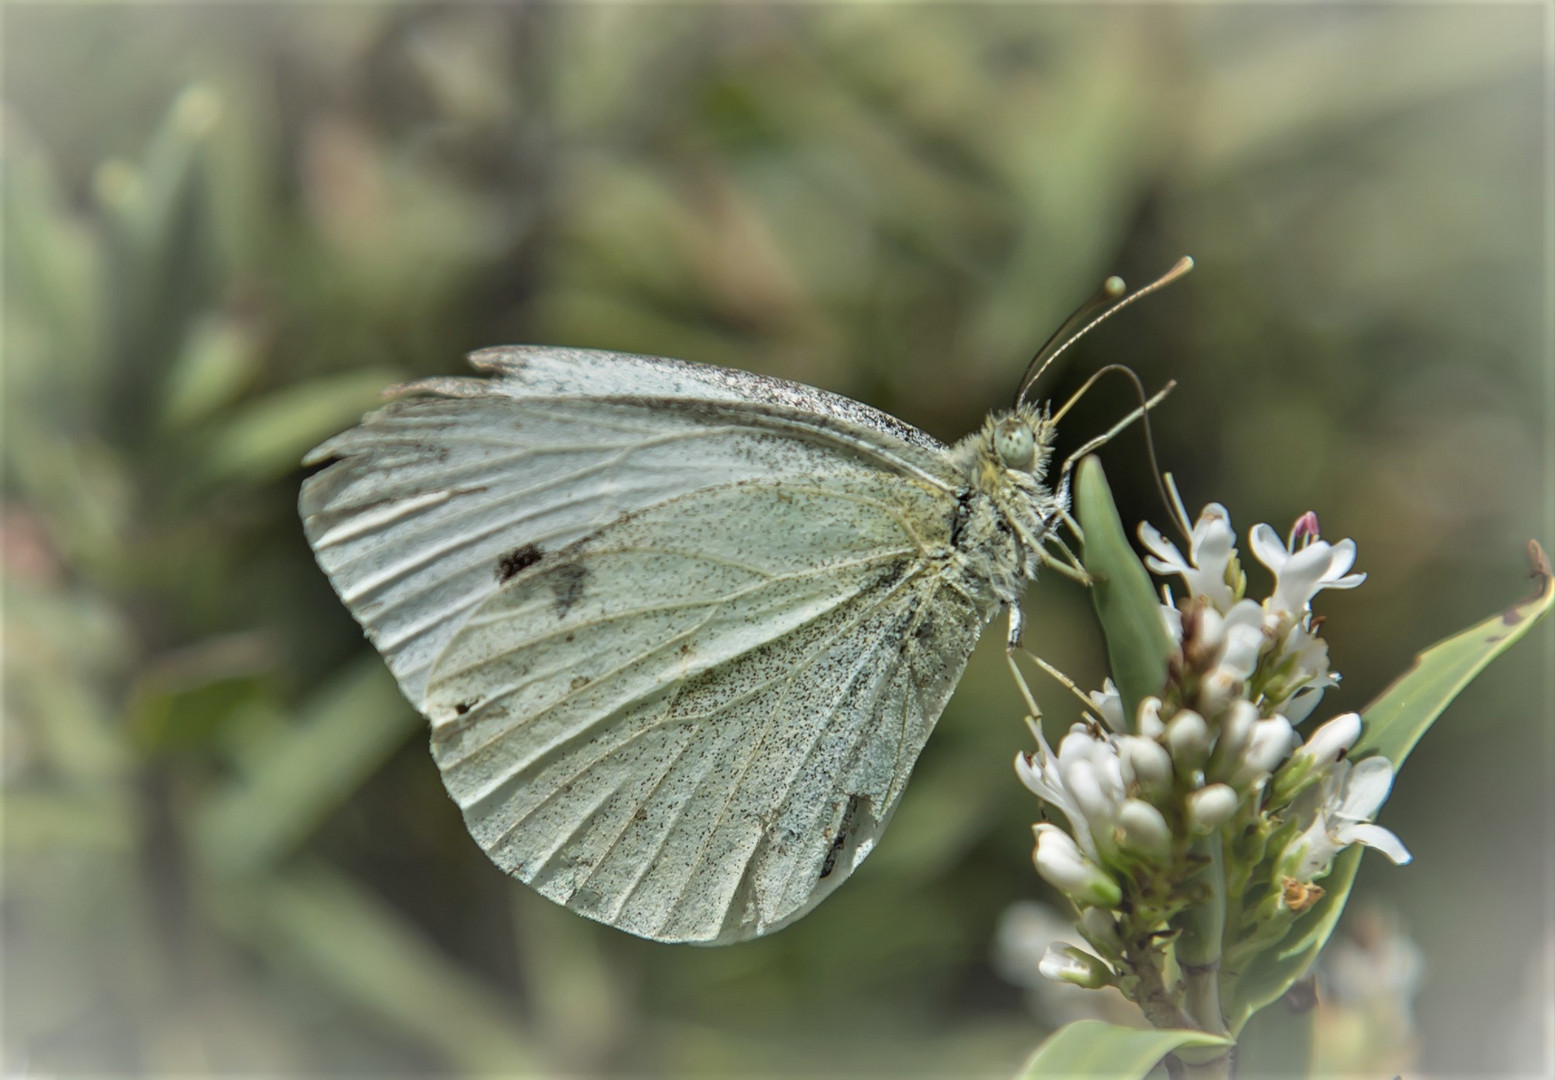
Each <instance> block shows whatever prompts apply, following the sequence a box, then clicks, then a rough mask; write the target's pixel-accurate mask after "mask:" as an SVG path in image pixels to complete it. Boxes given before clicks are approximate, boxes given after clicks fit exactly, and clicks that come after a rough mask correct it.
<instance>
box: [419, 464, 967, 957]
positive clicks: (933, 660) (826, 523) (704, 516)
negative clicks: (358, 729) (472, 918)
mask: <svg viewBox="0 0 1555 1080" xmlns="http://www.w3.org/2000/svg"><path fill="white" fill-rule="evenodd" d="M942 502H943V500H942V498H941V497H940V496H939V495H938V493H937V492H935V491H933V490H932V489H928V488H925V487H923V486H921V485H916V484H913V483H912V482H910V481H903V480H901V479H900V478H894V477H890V478H887V477H876V478H873V479H865V480H860V481H854V482H851V483H840V482H836V481H835V479H833V482H831V483H828V484H825V485H823V486H822V485H817V484H815V483H814V482H813V481H797V480H796V481H767V482H752V483H745V484H737V485H730V486H726V487H722V488H716V489H712V490H708V491H703V492H698V493H694V494H691V495H688V496H684V497H682V498H680V499H677V500H674V501H672V502H670V503H666V504H664V505H660V506H656V507H653V508H651V509H649V510H646V511H643V512H641V513H639V514H636V515H633V516H631V517H629V518H627V519H625V520H623V521H622V522H620V523H618V524H615V525H612V526H609V527H607V528H605V529H603V530H601V531H599V532H598V533H596V534H595V535H593V536H591V537H590V538H588V539H587V540H585V541H582V542H581V543H579V544H577V545H575V546H574V547H572V548H569V549H566V550H563V551H559V552H556V553H555V554H554V555H553V556H550V557H548V558H546V559H542V560H541V561H540V562H539V563H537V564H535V565H534V566H533V567H532V568H529V569H526V570H525V571H524V572H523V573H521V574H520V575H518V576H516V577H515V578H514V579H513V580H511V581H510V582H508V583H507V584H505V585H504V586H503V587H502V588H501V589H500V590H499V591H498V592H497V593H496V595H494V596H493V597H491V598H490V599H489V600H488V601H486V602H485V603H484V604H483V605H481V607H480V608H479V609H477V610H476V611H475V612H474V613H473V614H472V615H471V617H470V618H469V619H468V620H467V622H466V623H465V625H464V627H463V628H462V629H461V630H460V632H459V633H458V634H457V635H456V637H455V638H454V640H453V641H452V643H451V644H450V646H449V647H448V649H447V651H446V652H445V653H444V655H443V657H442V659H441V660H440V661H439V663H438V665H437V666H436V668H435V669H434V671H433V674H432V679H431V684H430V687H429V691H428V696H427V711H428V713H429V715H430V716H431V718H432V720H433V752H434V756H435V757H436V758H437V760H438V764H439V766H440V767H441V768H442V770H443V776H444V779H445V782H446V783H447V785H448V788H449V791H450V792H451V793H452V795H453V796H454V798H455V800H456V801H458V802H459V804H460V806H461V807H462V808H463V809H464V812H465V817H466V821H467V823H468V824H469V826H470V829H471V832H472V833H473V834H474V835H475V837H476V839H477V840H478V841H479V842H480V843H481V845H482V846H483V847H484V848H485V849H486V850H487V852H488V854H490V855H491V857H492V858H493V860H494V861H496V862H497V863H498V865H500V866H502V867H503V868H505V869H507V870H509V871H510V872H511V873H513V874H515V875H516V876H518V877H520V878H522V879H523V880H525V881H529V882H530V883H532V884H533V885H535V886H536V887H537V888H538V889H540V891H541V892H543V893H545V894H546V895H547V896H550V897H551V898H552V899H554V900H556V901H558V902H560V903H563V904H566V905H567V906H569V907H572V908H574V909H575V910H578V911H580V912H581V913H583V914H586V915H589V916H591V917H593V918H596V919H600V920H601V921H604V922H607V923H611V924H614V925H618V926H621V927H622V928H623V929H627V930H630V931H632V932H634V933H637V934H641V935H643V936H646V937H652V938H659V939H662V940H677V941H684V940H692V941H712V940H734V939H738V938H743V937H751V936H755V935H757V934H760V933H763V932H766V931H767V930H769V929H771V928H773V927H774V926H776V925H779V924H781V923H782V922H784V921H786V920H788V919H791V918H793V917H795V916H796V915H797V914H799V913H801V912H802V911H803V910H805V909H806V908H808V907H809V906H810V905H812V904H813V903H815V902H816V901H818V900H819V899H820V897H821V896H823V895H825V893H826V892H828V891H830V889H831V888H834V887H835V886H836V884H838V883H840V882H841V881H842V880H843V879H844V878H846V877H847V875H848V874H849V873H850V872H851V871H852V869H853V866H854V865H855V863H856V861H857V859H859V858H861V857H862V855H863V854H864V853H867V851H868V849H869V847H870V845H871V844H872V843H873V839H874V836H875V835H876V833H878V830H879V829H880V827H882V826H883V824H884V822H885V821H886V819H887V818H888V817H889V816H890V813H891V811H892V809H894V807H895V804H896V800H897V798H898V797H899V796H900V794H901V787H902V784H903V782H904V781H905V779H906V776H907V773H908V771H909V770H910V768H911V765H912V763H913V761H915V760H916V758H917V756H918V753H919V751H920V750H921V749H922V746H923V742H924V740H925V739H926V738H927V736H928V733H929V730H930V728H931V727H932V726H933V722H934V720H935V719H936V718H937V717H938V715H939V713H940V710H941V709H942V708H943V706H944V703H945V699H946V698H947V697H948V695H949V693H950V690H951V688H952V687H953V686H954V684H955V680H956V678H957V677H958V676H959V674H960V671H961V668H962V666H963V664H964V663H965V660H966V656H967V654H968V653H969V652H970V650H971V647H972V644H973V643H974V642H975V640H976V637H977V633H978V630H979V628H980V626H981V622H982V620H981V618H980V617H979V613H978V612H976V611H975V610H972V608H971V606H970V605H969V604H968V603H967V601H966V600H965V599H963V598H962V597H961V596H960V595H959V594H958V593H956V592H955V591H954V590H951V589H948V588H946V587H945V584H944V582H943V580H942V575H941V572H940V570H939V567H938V564H937V562H936V561H935V559H934V558H933V555H934V554H935V553H936V552H942V551H943V550H944V545H945V543H946V541H947V540H948V533H947V531H946V530H947V529H948V526H949V522H948V520H946V518H945V515H944V513H943V505H942Z"/></svg>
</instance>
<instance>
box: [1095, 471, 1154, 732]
mask: <svg viewBox="0 0 1555 1080" xmlns="http://www.w3.org/2000/svg"><path fill="white" fill-rule="evenodd" d="M1075 510H1076V511H1077V513H1078V514H1079V518H1080V527H1081V528H1082V529H1084V530H1085V547H1084V559H1083V561H1084V563H1085V569H1086V570H1087V571H1088V572H1089V573H1090V574H1091V575H1092V577H1094V578H1095V579H1096V580H1095V581H1094V583H1093V584H1092V586H1091V599H1092V601H1093V602H1094V603H1095V605H1096V615H1097V617H1098V618H1099V619H1100V620H1101V626H1102V632H1103V633H1104V634H1105V635H1106V637H1107V658H1108V660H1109V661H1110V662H1111V667H1112V681H1113V682H1114V683H1116V684H1117V687H1118V692H1119V693H1120V694H1122V696H1123V709H1124V715H1125V716H1127V717H1130V718H1132V717H1133V716H1134V711H1135V709H1136V708H1137V707H1138V705H1139V702H1140V701H1141V700H1143V699H1144V698H1147V697H1149V696H1151V695H1153V694H1159V693H1160V692H1161V688H1162V687H1163V686H1164V685H1165V684H1166V658H1167V657H1168V656H1169V655H1170V654H1171V651H1172V642H1171V639H1170V638H1169V637H1168V636H1167V633H1166V626H1165V624H1164V623H1163V622H1162V620H1161V601H1160V598H1159V597H1157V596H1156V593H1155V587H1154V586H1153V585H1151V583H1150V574H1149V572H1148V571H1146V570H1145V566H1144V564H1143V563H1141V562H1140V561H1139V557H1138V556H1137V555H1135V554H1134V549H1133V547H1132V546H1131V545H1130V544H1129V542H1128V537H1127V536H1126V535H1125V534H1124V532H1123V522H1122V521H1121V520H1120V519H1119V517H1118V508H1117V507H1116V506H1115V505H1114V504H1113V501H1112V492H1111V491H1110V490H1109V489H1108V487H1107V477H1106V474H1105V473H1103V472H1102V468H1101V462H1100V461H1098V460H1097V459H1096V458H1095V457H1088V458H1086V459H1085V460H1084V461H1082V462H1080V472H1079V476H1078V479H1077V481H1076V484H1075Z"/></svg>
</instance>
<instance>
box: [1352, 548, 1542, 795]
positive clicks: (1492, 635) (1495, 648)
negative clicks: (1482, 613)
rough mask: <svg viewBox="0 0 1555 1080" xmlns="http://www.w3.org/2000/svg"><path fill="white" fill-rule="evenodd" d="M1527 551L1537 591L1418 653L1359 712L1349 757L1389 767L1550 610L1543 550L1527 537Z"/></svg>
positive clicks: (1395, 764)
mask: <svg viewBox="0 0 1555 1080" xmlns="http://www.w3.org/2000/svg"><path fill="white" fill-rule="evenodd" d="M1529 555H1530V557H1531V558H1532V560H1533V563H1534V570H1533V576H1534V577H1536V578H1537V579H1538V581H1539V591H1538V592H1537V593H1536V594H1535V595H1534V596H1532V597H1530V598H1529V599H1527V600H1520V601H1518V602H1517V603H1515V604H1513V605H1512V606H1511V607H1509V608H1507V609H1506V610H1505V611H1503V612H1501V613H1500V614H1499V615H1494V616H1492V617H1491V618H1488V619H1486V620H1485V621H1484V622H1482V623H1478V624H1476V625H1474V626H1471V627H1469V629H1467V630H1465V631H1463V632H1462V633H1460V634H1456V635H1454V636H1452V637H1450V638H1447V639H1446V640H1445V641H1440V642H1438V643H1437V644H1435V645H1433V646H1431V647H1430V648H1429V649H1427V650H1426V651H1425V652H1423V653H1421V654H1420V655H1419V656H1418V657H1417V658H1416V659H1415V663H1414V666H1412V667H1411V668H1410V669H1409V670H1408V671H1406V672H1405V673H1404V674H1403V675H1401V676H1399V677H1398V678H1397V679H1396V680H1394V682H1393V685H1391V686H1389V687H1388V688H1387V689H1386V690H1384V691H1383V692H1382V695H1381V696H1380V697H1378V698H1377V700H1376V701H1373V702H1372V703H1371V704H1370V705H1368V706H1366V708H1365V710H1364V711H1363V712H1362V713H1361V720H1362V721H1363V724H1362V728H1361V738H1360V741H1359V742H1357V743H1356V744H1355V749H1353V750H1352V751H1350V757H1351V758H1353V759H1355V760H1359V759H1361V758H1363V757H1369V756H1370V755H1372V754H1386V755H1387V756H1388V759H1389V760H1390V761H1392V762H1393V766H1394V768H1397V767H1398V766H1400V765H1402V764H1403V763H1404V759H1405V758H1407V757H1408V756H1409V752H1410V751H1411V750H1413V749H1414V748H1415V744H1416V743H1418V742H1419V741H1420V737H1421V736H1422V735H1424V734H1425V732H1426V729H1427V728H1429V727H1430V726H1431V725H1432V724H1433V723H1434V722H1435V721H1436V718H1437V717H1438V716H1440V715H1441V714H1442V710H1444V709H1446V708H1447V706H1448V705H1450V704H1451V703H1452V699H1453V698H1455V697H1457V696H1458V695H1459V694H1460V693H1462V691H1463V688H1464V687H1466V686H1468V685H1469V683H1471V682H1473V681H1474V677H1475V676H1477V675H1478V674H1479V673H1480V672H1481V671H1484V670H1485V668H1486V667H1487V666H1489V664H1490V662H1491V661H1492V660H1494V659H1495V658H1496V657H1498V656H1500V655H1501V654H1502V653H1504V652H1506V651H1507V650H1508V649H1510V648H1511V647H1512V646H1513V645H1515V644H1517V643H1518V642H1519V641H1521V640H1522V638H1523V637H1524V636H1525V635H1526V634H1527V633H1528V631H1530V630H1532V629H1533V628H1534V626H1535V625H1537V624H1538V622H1539V620H1541V619H1543V618H1544V617H1545V616H1546V615H1548V614H1549V613H1550V608H1551V607H1555V578H1552V577H1551V574H1550V565H1549V562H1548V560H1547V559H1546V558H1545V555H1544V551H1543V549H1541V548H1540V547H1539V545H1538V544H1537V543H1535V542H1533V541H1529Z"/></svg>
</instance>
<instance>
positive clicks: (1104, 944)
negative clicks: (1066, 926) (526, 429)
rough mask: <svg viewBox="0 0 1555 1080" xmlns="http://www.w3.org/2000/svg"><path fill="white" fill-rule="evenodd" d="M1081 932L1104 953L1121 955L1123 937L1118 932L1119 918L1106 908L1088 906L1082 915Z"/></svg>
mask: <svg viewBox="0 0 1555 1080" xmlns="http://www.w3.org/2000/svg"><path fill="white" fill-rule="evenodd" d="M1080 932H1081V933H1082V934H1084V935H1085V940H1086V941H1089V942H1090V943H1091V944H1092V945H1093V946H1094V947H1095V948H1096V949H1098V950H1099V951H1100V952H1102V953H1103V954H1110V955H1115V956H1121V955H1122V953H1123V948H1124V945H1123V937H1122V935H1121V934H1119V933H1118V920H1117V919H1115V918H1113V916H1112V913H1111V912H1110V911H1107V910H1106V909H1104V908H1099V907H1093V908H1086V909H1085V911H1084V912H1083V913H1082V914H1081V915H1080Z"/></svg>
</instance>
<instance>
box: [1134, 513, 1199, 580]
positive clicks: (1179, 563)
mask: <svg viewBox="0 0 1555 1080" xmlns="http://www.w3.org/2000/svg"><path fill="white" fill-rule="evenodd" d="M1139 542H1140V543H1141V544H1143V545H1144V546H1145V550H1146V551H1148V552H1149V553H1150V554H1148V555H1146V556H1145V564H1146V565H1147V566H1149V567H1150V569H1151V570H1154V571H1155V572H1156V573H1157V574H1181V573H1184V572H1185V571H1188V570H1190V569H1192V566H1191V565H1190V564H1189V562H1188V560H1187V559H1185V558H1183V554H1182V552H1181V551H1179V550H1178V548H1177V545H1176V544H1174V543H1172V542H1171V541H1170V540H1168V539H1167V538H1166V537H1164V536H1162V535H1161V534H1160V532H1158V531H1157V530H1156V528H1155V526H1153V525H1151V524H1150V523H1149V522H1148V521H1141V522H1140V523H1139Z"/></svg>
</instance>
